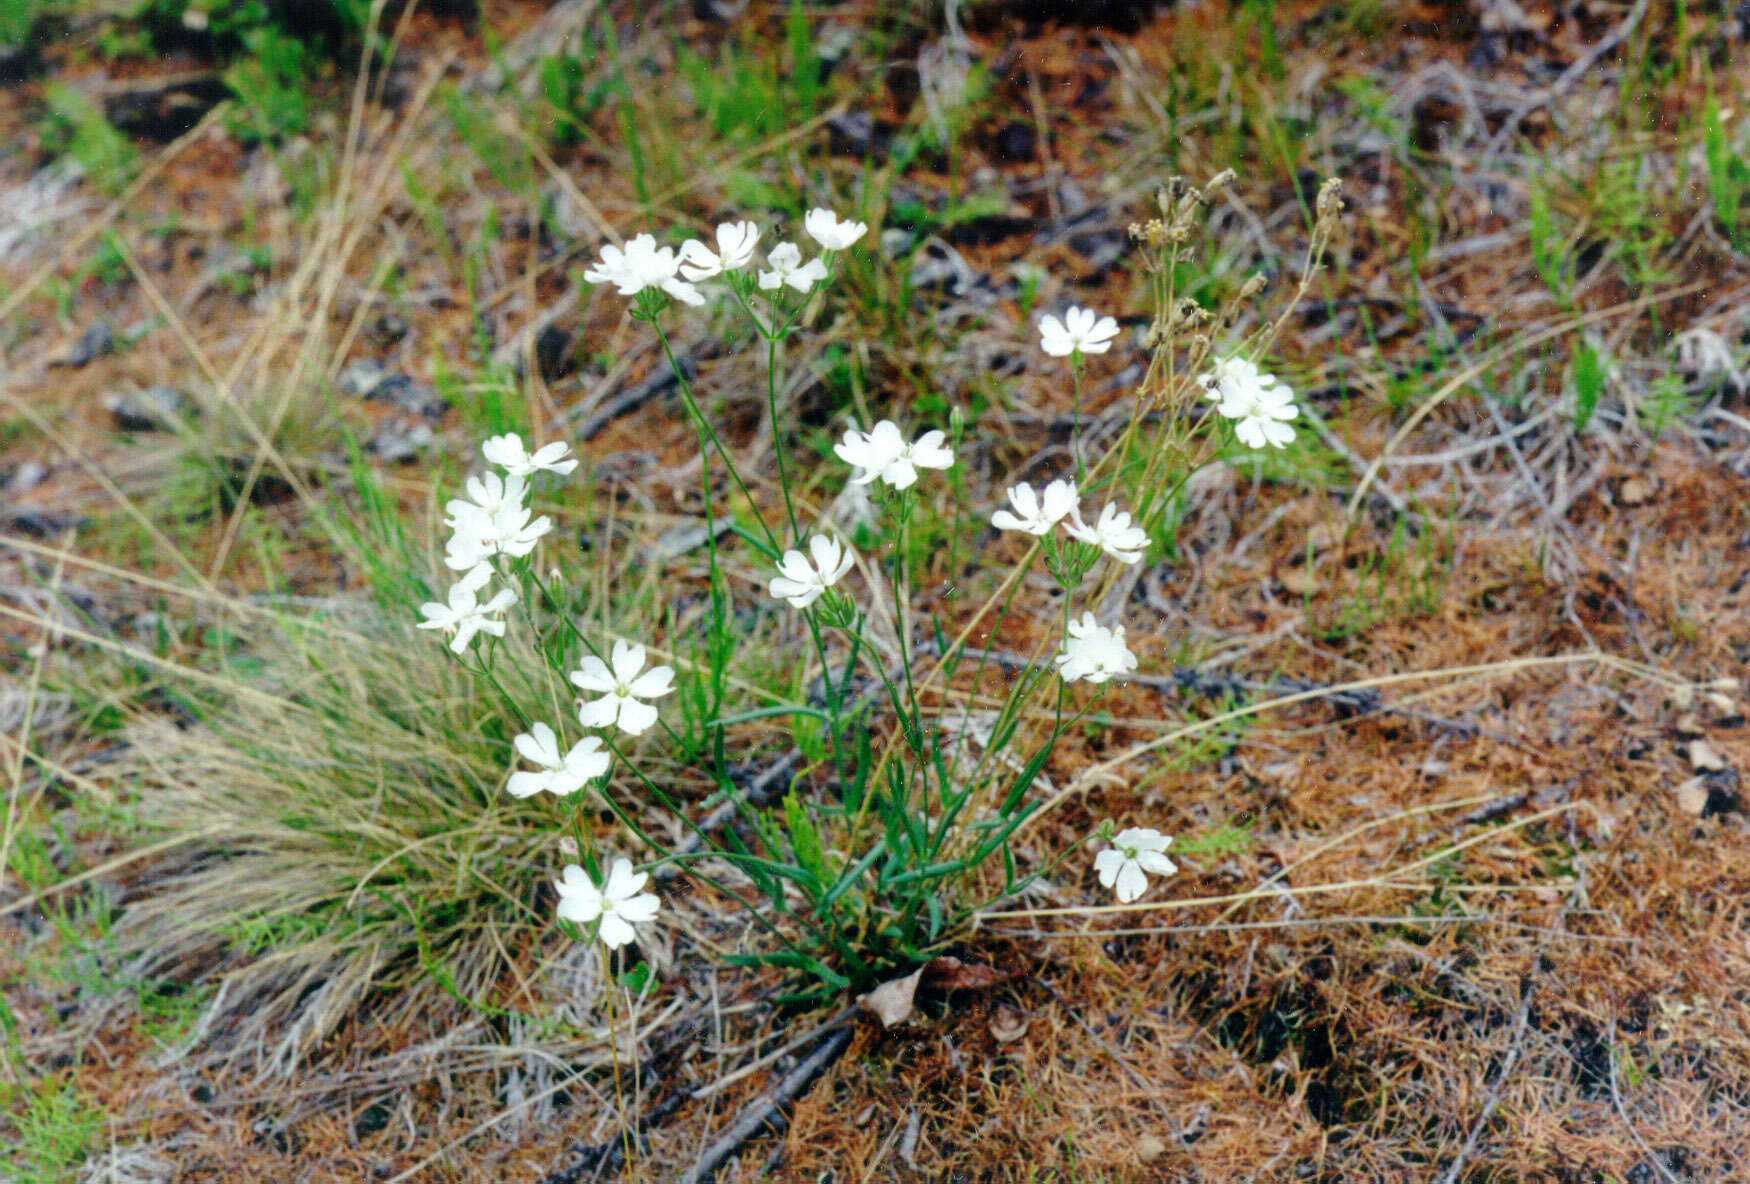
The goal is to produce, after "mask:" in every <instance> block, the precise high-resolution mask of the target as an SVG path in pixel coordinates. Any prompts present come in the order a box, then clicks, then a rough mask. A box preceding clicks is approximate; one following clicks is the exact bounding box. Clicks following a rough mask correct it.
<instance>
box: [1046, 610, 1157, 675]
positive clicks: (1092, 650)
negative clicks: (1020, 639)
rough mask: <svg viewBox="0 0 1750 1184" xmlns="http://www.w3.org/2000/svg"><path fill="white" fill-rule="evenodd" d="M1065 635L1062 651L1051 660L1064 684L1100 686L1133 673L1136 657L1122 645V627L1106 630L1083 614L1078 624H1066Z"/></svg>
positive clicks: (1091, 615) (1090, 615) (1072, 622)
mask: <svg viewBox="0 0 1750 1184" xmlns="http://www.w3.org/2000/svg"><path fill="white" fill-rule="evenodd" d="M1067 631H1068V633H1069V636H1068V637H1066V638H1064V642H1063V648H1061V649H1060V650H1058V652H1057V657H1056V658H1054V659H1052V660H1053V661H1055V662H1056V663H1057V672H1058V674H1059V675H1061V676H1062V677H1063V681H1065V682H1075V681H1077V680H1078V679H1086V680H1087V681H1088V682H1093V683H1101V682H1105V681H1106V680H1107V679H1110V678H1114V677H1118V676H1121V675H1125V674H1129V673H1130V672H1131V671H1132V670H1135V669H1136V655H1135V654H1133V653H1131V652H1130V647H1129V646H1127V645H1125V644H1124V626H1122V625H1115V626H1113V627H1112V628H1110V629H1108V628H1106V627H1105V626H1104V625H1101V624H1099V623H1098V622H1096V621H1095V620H1094V614H1093V613H1083V614H1082V616H1081V619H1080V620H1078V621H1071V622H1070V623H1069V625H1068V626H1067Z"/></svg>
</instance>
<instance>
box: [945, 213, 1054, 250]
mask: <svg viewBox="0 0 1750 1184" xmlns="http://www.w3.org/2000/svg"><path fill="white" fill-rule="evenodd" d="M1037 225H1038V222H1037V221H1036V220H1034V219H1032V218H1016V217H1012V216H1010V215H1008V214H988V215H986V216H985V217H982V218H973V219H972V220H970V221H968V222H961V223H959V224H958V225H956V226H952V227H950V228H949V229H947V230H945V231H943V232H942V237H943V238H944V239H946V240H947V241H948V242H950V243H952V244H953V245H955V246H957V247H986V246H990V245H991V244H992V243H1000V242H1005V241H1007V240H1008V239H1011V238H1014V237H1016V236H1017V235H1022V234H1026V233H1028V232H1029V231H1031V230H1032V229H1033V228H1034V227H1035V226H1037Z"/></svg>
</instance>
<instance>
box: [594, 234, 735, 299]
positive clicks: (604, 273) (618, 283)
mask: <svg viewBox="0 0 1750 1184" xmlns="http://www.w3.org/2000/svg"><path fill="white" fill-rule="evenodd" d="M679 267H680V263H679V261H678V260H677V259H676V258H675V253H674V248H673V247H659V246H657V245H656V238H655V236H653V235H649V234H641V235H638V236H637V237H636V238H634V239H633V240H632V241H631V242H629V243H627V244H626V247H625V249H624V250H622V249H620V248H619V247H616V246H614V245H613V244H612V243H609V244H608V245H607V246H605V247H603V248H602V258H601V262H600V263H598V264H596V265H595V266H594V267H592V268H590V269H589V270H588V271H586V272H584V273H583V278H584V279H585V280H588V281H589V282H590V283H592V284H612V285H614V287H615V288H616V289H618V291H619V293H620V295H622V296H636V295H638V293H640V292H642V291H644V289H646V288H661V289H662V290H663V291H664V292H667V293H668V294H669V295H670V296H673V297H674V298H675V299H676V300H680V301H683V302H685V303H687V304H703V303H705V297H704V296H702V295H700V293H699V290H698V289H697V288H695V287H693V285H691V284H689V283H686V282H685V281H683V280H682V279H680V277H679V276H677V275H676V274H675V273H676V271H677V270H678V269H679Z"/></svg>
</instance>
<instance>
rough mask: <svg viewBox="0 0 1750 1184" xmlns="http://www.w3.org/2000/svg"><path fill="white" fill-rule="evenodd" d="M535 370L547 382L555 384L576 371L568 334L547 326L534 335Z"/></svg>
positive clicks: (557, 327) (565, 331)
mask: <svg viewBox="0 0 1750 1184" xmlns="http://www.w3.org/2000/svg"><path fill="white" fill-rule="evenodd" d="M535 369H536V370H537V371H538V372H539V373H540V375H541V378H542V379H543V380H544V381H547V382H556V381H557V380H559V379H561V378H564V377H565V376H566V375H567V374H570V373H571V372H572V371H574V370H576V369H577V355H576V351H575V350H573V348H572V339H571V334H570V332H568V331H567V330H565V329H561V328H560V327H559V326H557V325H548V326H547V327H546V328H545V329H542V330H541V331H540V332H539V333H537V334H535Z"/></svg>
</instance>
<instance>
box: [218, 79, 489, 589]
mask: <svg viewBox="0 0 1750 1184" xmlns="http://www.w3.org/2000/svg"><path fill="white" fill-rule="evenodd" d="M455 56H456V55H455V53H454V51H451V52H449V53H446V54H445V55H444V57H443V58H442V59H441V60H440V61H438V62H437V63H436V64H435V65H434V66H432V67H430V68H428V69H427V71H426V77H425V80H424V82H423V83H422V84H421V86H420V88H419V92H418V93H417V94H416V95H415V96H414V98H413V100H412V102H411V103H410V104H409V105H408V113H407V115H406V117H405V118H404V119H403V120H402V123H401V127H400V130H399V131H397V132H396V135H395V139H394V141H393V142H392V143H391V144H390V145H389V148H388V151H387V152H386V153H385V154H384V161H383V164H382V167H381V168H380V169H379V170H378V172H377V174H376V177H375V178H374V179H373V181H372V183H371V184H370V185H369V186H368V187H367V188H366V190H365V192H364V194H363V195H362V199H361V200H360V202H359V205H358V206H357V207H356V208H355V210H354V215H353V217H352V219H351V222H350V226H349V227H348V228H347V232H346V234H345V236H344V237H343V238H342V239H341V240H340V242H339V243H338V244H337V246H336V248H335V252H334V255H333V257H332V259H330V261H329V266H328V268H327V274H326V276H325V277H324V282H323V284H322V286H321V289H320V291H319V292H318V295H317V299H316V307H315V308H314V309H312V310H311V312H310V314H309V317H308V324H310V325H312V326H320V325H322V324H323V323H324V322H325V321H326V320H327V318H328V315H329V310H330V308H331V306H332V305H333V301H334V294H335V292H336V291H337V290H338V289H339V287H340V281H341V279H342V278H343V276H344V274H345V269H346V263H347V261H348V260H349V259H351V258H352V256H353V253H354V252H355V251H356V250H357V249H358V245H359V242H360V241H361V240H362V239H363V237H364V234H365V230H366V222H367V220H366V219H365V218H364V217H363V211H364V210H365V209H367V208H372V207H377V206H380V205H381V204H382V202H383V201H384V200H385V198H384V191H385V190H386V189H387V187H388V184H389V178H390V177H391V176H392V175H394V173H395V169H394V163H395V161H397V160H399V159H400V158H401V154H402V153H403V152H404V151H405V150H406V147H407V141H408V139H409V138H410V137H411V136H412V133H413V129H414V127H415V126H416V125H417V124H418V123H419V122H420V120H421V118H422V117H423V116H424V114H425V108H426V105H427V104H428V103H429V102H430V101H431V96H432V95H433V93H435V92H436V90H437V87H438V83H440V82H441V81H442V80H443V77H444V74H445V73H446V72H447V71H448V69H449V66H450V63H451V62H452V61H454V60H455ZM367 64H368V60H367ZM362 103H363V100H362V97H355V101H354V107H353V114H352V120H353V121H354V123H355V124H362V121H363V119H364V114H363V106H362ZM352 171H353V170H352V169H351V167H350V166H347V167H343V169H342V175H341V179H340V182H339V187H338V189H337V192H336V195H335V200H334V202H333V203H331V205H330V215H331V219H332V221H331V225H334V226H335V227H336V230H335V233H336V234H338V233H340V227H339V225H338V224H339V220H340V217H341V203H342V202H343V201H344V199H345V197H346V194H347V192H348V191H349V190H350V188H351V185H352ZM309 353H310V343H309V340H308V338H306V340H305V343H304V348H303V349H301V350H299V351H298V354H297V359H296V361H295V362H294V363H293V364H292V370H291V373H290V374H289V375H287V376H286V378H285V381H284V391H283V393H282V394H281V396H280V401H279V405H278V406H277V407H275V408H274V413H273V418H272V421H271V422H270V423H269V424H268V428H267V431H268V434H269V435H270V436H271V435H272V434H273V433H275V432H277V431H279V428H280V424H281V423H283V422H284V420H285V417H286V414H287V413H288V412H289V411H290V410H291V405H292V398H293V395H294V393H295V392H296V390H297V387H298V384H299V382H300V381H301V380H302V379H303V375H304V370H305V367H306V365H307V363H308V359H309ZM240 413H241V410H240ZM262 460H263V454H262V453H261V452H260V451H259V450H258V451H257V452H256V454H255V456H254V458H253V459H252V460H251V461H250V464H249V471H248V473H247V474H245V476H244V478H243V481H242V484H241V487H240V490H239V493H238V496H237V508H236V509H235V510H234V511H233V512H232V514H231V518H230V521H228V522H227V523H226V524H225V531H224V534H223V535H222V536H221V537H220V539H219V545H218V547H217V548H215V551H214V555H213V562H212V565H211V567H210V568H209V570H210V571H211V572H212V573H213V576H214V578H217V576H218V573H219V571H220V570H222V569H223V567H224V564H225V561H226V560H227V559H228V558H229V557H230V554H231V548H232V547H233V546H235V545H236V542H237V536H238V534H239V533H240V532H241V530H242V528H243V520H244V518H245V516H246V515H247V513H248V510H249V495H250V492H251V491H252V490H253V489H254V487H255V481H256V478H257V477H259V476H260V474H261V466H262Z"/></svg>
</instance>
